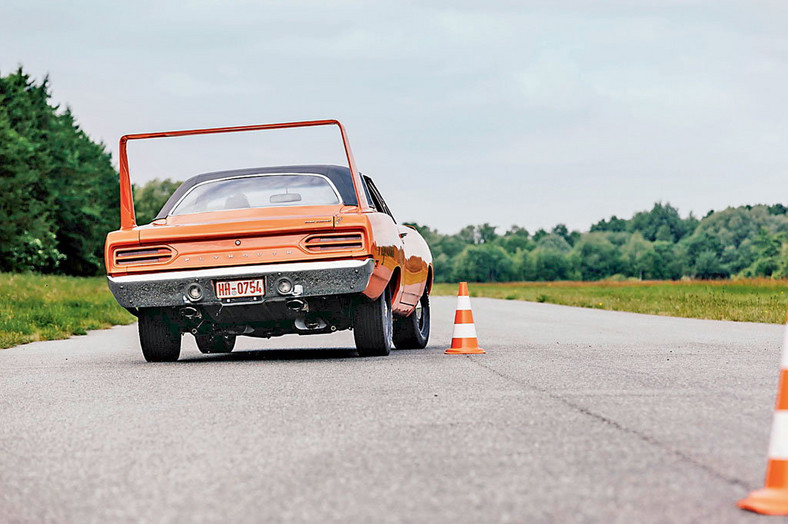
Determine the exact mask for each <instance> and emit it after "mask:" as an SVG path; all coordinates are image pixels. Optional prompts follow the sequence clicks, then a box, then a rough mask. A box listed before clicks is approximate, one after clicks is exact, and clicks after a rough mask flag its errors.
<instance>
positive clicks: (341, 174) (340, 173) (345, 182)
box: [156, 165, 358, 219]
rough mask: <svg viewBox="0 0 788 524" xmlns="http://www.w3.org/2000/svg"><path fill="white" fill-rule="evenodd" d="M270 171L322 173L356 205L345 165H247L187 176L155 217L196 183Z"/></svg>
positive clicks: (165, 213) (346, 200)
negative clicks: (241, 167)
mask: <svg viewBox="0 0 788 524" xmlns="http://www.w3.org/2000/svg"><path fill="white" fill-rule="evenodd" d="M270 173H310V174H315V175H324V176H325V177H326V178H328V179H329V180H330V181H331V182H332V183H333V184H334V185H335V186H336V188H337V191H339V196H340V197H341V198H342V202H343V203H344V204H345V205H346V206H357V205H358V198H357V197H356V190H355V188H354V187H353V178H352V177H351V176H350V169H348V168H347V167H342V166H331V165H307V166H275V167H247V168H243V169H233V170H231V171H213V172H211V173H203V174H201V175H196V176H193V177H191V178H189V179H188V180H186V181H185V182H184V183H183V184H181V185H180V187H178V189H176V190H175V193H173V194H172V196H171V197H170V198H169V200H167V203H166V204H164V207H162V208H161V211H159V214H158V215H157V216H156V218H157V219H159V218H166V217H167V216H168V215H169V214H170V211H172V208H173V207H175V204H177V203H178V201H180V199H181V198H183V196H184V195H185V194H186V193H188V192H189V190H190V189H191V188H193V187H194V186H196V185H197V184H201V183H203V182H207V181H210V180H220V179H223V178H233V177H237V176H245V175H257V174H270Z"/></svg>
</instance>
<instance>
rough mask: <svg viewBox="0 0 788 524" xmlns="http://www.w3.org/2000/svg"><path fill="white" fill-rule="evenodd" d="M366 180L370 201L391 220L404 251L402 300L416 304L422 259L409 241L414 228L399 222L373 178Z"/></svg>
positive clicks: (401, 285)
mask: <svg viewBox="0 0 788 524" xmlns="http://www.w3.org/2000/svg"><path fill="white" fill-rule="evenodd" d="M364 182H365V183H366V186H367V187H366V190H367V191H368V195H369V197H370V202H371V203H372V205H373V206H374V207H375V209H376V210H377V211H378V212H380V213H383V214H385V215H386V216H387V217H388V218H390V220H391V227H392V228H393V230H394V232H395V234H396V236H397V237H398V242H397V244H398V247H399V249H400V250H401V251H402V259H401V260H402V262H401V271H402V274H401V282H400V287H401V289H402V296H401V298H400V301H401V302H402V303H403V304H405V305H407V306H415V305H416V304H417V303H418V301H419V298H420V297H421V293H422V288H423V285H422V281H423V278H421V273H422V259H421V257H419V256H416V253H415V252H414V249H413V246H412V243H411V242H409V241H408V238H407V237H408V235H409V234H410V233H412V232H414V230H413V229H411V228H409V227H407V226H403V225H400V224H397V221H396V219H395V218H394V215H393V213H392V212H391V209H389V207H388V205H387V204H386V201H385V200H384V199H383V196H382V195H381V194H380V191H379V190H378V188H377V187H376V186H375V183H374V182H373V181H372V179H371V178H369V177H368V176H366V175H364Z"/></svg>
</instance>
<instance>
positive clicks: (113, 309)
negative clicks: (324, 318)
mask: <svg viewBox="0 0 788 524" xmlns="http://www.w3.org/2000/svg"><path fill="white" fill-rule="evenodd" d="M469 287H470V291H471V296H476V297H493V298H502V299H506V300H527V301H531V302H548V303H551V304H564V305H568V306H580V307H589V308H597V309H610V310H616V311H633V312H636V313H649V314H654V315H668V316H675V317H689V318H710V319H716V320H735V321H742V322H770V323H775V324H782V323H784V322H785V314H786V308H788V281H786V280H768V279H760V280H734V281H714V282H707V281H688V282H684V281H681V282H514V283H506V284H470V285H469ZM456 293H457V285H456V284H436V285H435V288H434V290H433V294H434V295H455V294H456ZM131 322H134V317H133V316H132V315H130V314H129V313H128V312H126V310H124V309H123V308H121V307H120V306H118V305H117V303H116V302H115V299H114V298H113V297H112V295H111V294H110V292H109V290H108V289H107V284H106V280H105V278H104V277H93V278H79V277H63V276H42V275H34V274H21V275H15V274H8V273H0V348H7V347H11V346H16V345H18V344H24V343H27V342H34V341H37V340H54V339H59V338H67V337H70V336H72V335H84V334H85V333H86V332H87V331H88V330H90V329H101V328H107V327H110V326H113V325H116V324H130V323H131Z"/></svg>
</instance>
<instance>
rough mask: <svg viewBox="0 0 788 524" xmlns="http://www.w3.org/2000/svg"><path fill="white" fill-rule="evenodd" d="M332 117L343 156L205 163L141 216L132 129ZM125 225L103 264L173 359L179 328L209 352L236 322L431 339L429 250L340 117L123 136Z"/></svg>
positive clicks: (394, 340) (143, 339) (147, 342)
mask: <svg viewBox="0 0 788 524" xmlns="http://www.w3.org/2000/svg"><path fill="white" fill-rule="evenodd" d="M325 125H331V126H337V127H338V128H339V131H340V134H341V136H342V141H343V143H344V147H345V154H346V157H347V161H348V166H347V167H341V166H332V165H302V166H280V167H262V168H248V169H237V170H233V171H220V172H215V173H205V174H201V175H197V176H195V177H192V178H190V179H189V180H187V181H186V182H184V183H183V184H182V185H181V186H180V187H179V188H178V189H177V190H176V191H175V193H174V194H173V195H172V197H171V198H170V199H169V200H168V201H167V203H166V204H165V205H164V207H163V208H162V210H161V211H160V212H159V215H158V216H157V217H156V219H155V220H154V221H153V222H152V223H150V224H147V225H142V226H138V225H136V222H135V217H134V204H133V201H132V191H131V182H130V179H129V170H128V159H127V154H126V143H127V141H129V140H139V139H151V138H161V137H173V136H187V135H197V134H209V133H229V132H241V131H258V130H267V129H281V128H291V127H308V126H325ZM120 200H121V217H120V218H121V228H120V230H118V231H113V232H111V233H110V234H109V235H107V242H106V247H105V263H106V266H107V275H108V280H109V287H110V290H111V291H112V293H113V295H115V298H116V299H117V301H118V303H119V304H120V305H121V306H123V307H124V308H126V309H128V310H129V311H130V312H132V313H133V314H134V315H136V316H137V317H138V318H139V337H140V345H141V346H142V354H143V355H144V357H145V359H146V360H148V361H150V362H153V361H159V362H160V361H174V360H177V359H178V357H179V355H180V350H181V337H182V334H183V333H186V332H188V333H191V334H192V335H194V337H195V339H196V341H197V346H198V347H199V348H200V350H201V351H202V352H204V353H224V352H229V351H232V349H233V347H234V345H235V339H236V337H237V336H238V335H246V336H252V337H272V336H278V335H284V334H288V333H298V334H302V335H306V334H313V333H331V332H334V331H338V330H342V329H352V330H353V334H354V338H355V343H356V348H357V350H358V352H359V354H360V355H388V354H389V352H390V350H391V348H392V346H395V347H397V348H423V347H425V346H426V345H427V340H428V338H429V333H430V303H429V292H430V288H431V287H432V277H433V267H432V256H431V254H430V251H429V248H428V247H427V244H426V243H425V242H424V239H423V238H422V237H421V235H419V233H418V232H417V231H416V230H415V229H413V228H410V227H407V226H403V225H401V224H397V222H396V221H395V220H394V217H393V215H392V214H391V211H390V210H389V208H388V206H387V205H386V202H385V201H384V200H383V197H382V196H381V195H380V193H379V192H378V190H377V188H376V187H375V184H374V183H373V182H372V180H371V179H370V178H369V177H367V176H365V175H362V174H361V173H360V172H359V171H358V170H357V169H356V167H355V161H354V160H353V154H352V153H351V150H350V145H349V143H348V140H347V135H346V133H345V130H344V128H343V127H342V124H340V123H339V122H338V121H336V120H320V121H311V122H292V123H285V124H266V125H256V126H241V127H230V128H215V129H199V130H189V131H175V132H164V133H148V134H140V135H127V136H124V137H122V138H121V140H120Z"/></svg>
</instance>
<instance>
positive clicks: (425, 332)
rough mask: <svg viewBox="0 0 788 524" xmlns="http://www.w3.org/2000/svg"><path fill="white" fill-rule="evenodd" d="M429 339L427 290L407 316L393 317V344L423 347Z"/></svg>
mask: <svg viewBox="0 0 788 524" xmlns="http://www.w3.org/2000/svg"><path fill="white" fill-rule="evenodd" d="M429 340H430V297H429V295H427V290H426V289H425V290H424V294H423V295H422V296H421V298H420V299H419V305H418V306H416V309H414V310H413V312H412V313H411V314H410V315H409V316H407V317H398V318H395V319H394V346H396V348H397V349H424V348H425V347H427V342H429Z"/></svg>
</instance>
